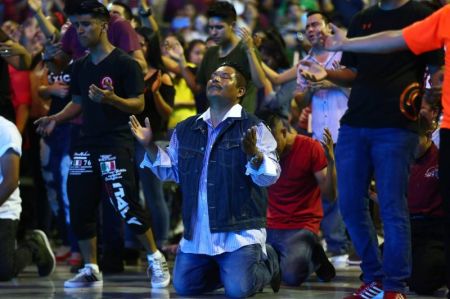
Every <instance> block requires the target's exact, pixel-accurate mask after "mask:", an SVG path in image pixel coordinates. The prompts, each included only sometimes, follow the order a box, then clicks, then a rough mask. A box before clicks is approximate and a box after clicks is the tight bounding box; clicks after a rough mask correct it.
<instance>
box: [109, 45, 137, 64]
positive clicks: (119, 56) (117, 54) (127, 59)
mask: <svg viewBox="0 0 450 299" xmlns="http://www.w3.org/2000/svg"><path fill="white" fill-rule="evenodd" d="M110 55H111V58H112V59H114V60H117V61H119V62H123V63H130V64H134V63H136V65H139V64H138V63H137V62H136V60H134V59H133V57H131V56H130V54H128V53H127V52H125V51H124V50H122V49H120V48H117V47H116V48H114V50H113V51H112V52H111V54H110Z"/></svg>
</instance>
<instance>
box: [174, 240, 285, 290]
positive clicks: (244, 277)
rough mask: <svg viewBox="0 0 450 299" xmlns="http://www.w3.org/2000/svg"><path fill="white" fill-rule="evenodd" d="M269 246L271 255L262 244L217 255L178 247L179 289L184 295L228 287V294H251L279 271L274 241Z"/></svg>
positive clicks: (176, 277) (176, 283)
mask: <svg viewBox="0 0 450 299" xmlns="http://www.w3.org/2000/svg"><path fill="white" fill-rule="evenodd" d="M266 249H267V255H268V257H267V259H264V256H263V252H262V249H261V245H259V244H253V245H247V246H244V247H241V248H239V249H238V250H235V251H233V252H225V253H222V254H219V255H213V256H210V255H204V254H191V253H184V252H182V251H181V250H178V253H177V257H176V259H175V266H174V269H173V286H174V288H175V291H176V292H177V294H178V295H181V296H193V295H200V294H203V293H207V292H211V291H213V290H216V289H219V288H221V287H224V288H225V295H226V296H228V297H233V298H244V297H248V296H251V295H253V294H255V293H256V292H258V291H260V290H262V289H263V287H264V286H265V285H267V284H269V283H270V281H271V279H272V275H273V273H277V271H279V269H278V261H274V260H275V259H277V258H278V257H277V254H276V253H275V251H274V249H273V248H272V247H271V246H270V245H266Z"/></svg>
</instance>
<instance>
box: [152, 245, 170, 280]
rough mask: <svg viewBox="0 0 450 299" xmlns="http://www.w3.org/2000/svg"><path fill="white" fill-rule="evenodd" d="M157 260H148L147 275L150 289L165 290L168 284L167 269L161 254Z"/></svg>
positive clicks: (168, 274)
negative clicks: (150, 284) (149, 280)
mask: <svg viewBox="0 0 450 299" xmlns="http://www.w3.org/2000/svg"><path fill="white" fill-rule="evenodd" d="M160 254H161V256H160V257H159V258H154V259H148V268H147V275H149V276H151V283H152V288H165V287H167V286H168V285H169V283H170V273H169V267H168V266H167V262H166V258H165V257H164V255H163V254H162V253H160Z"/></svg>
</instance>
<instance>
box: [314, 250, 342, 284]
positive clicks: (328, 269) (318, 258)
mask: <svg viewBox="0 0 450 299" xmlns="http://www.w3.org/2000/svg"><path fill="white" fill-rule="evenodd" d="M313 260H314V263H315V264H318V265H319V268H317V270H316V275H317V278H319V280H320V281H323V282H329V281H331V280H332V279H333V278H334V277H335V276H336V269H335V268H334V266H333V264H332V263H331V262H330V261H329V260H328V257H327V254H326V253H325V251H324V250H323V247H322V245H320V244H317V246H316V248H315V250H314V256H313Z"/></svg>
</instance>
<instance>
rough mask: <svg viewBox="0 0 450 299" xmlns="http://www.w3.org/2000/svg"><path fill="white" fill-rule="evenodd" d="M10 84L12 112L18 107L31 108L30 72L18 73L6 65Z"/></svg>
mask: <svg viewBox="0 0 450 299" xmlns="http://www.w3.org/2000/svg"><path fill="white" fill-rule="evenodd" d="M8 71H9V78H10V84H11V100H12V104H13V106H14V110H17V107H19V106H20V105H28V106H31V82H30V71H19V70H16V69H15V68H14V67H12V66H11V65H8Z"/></svg>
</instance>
